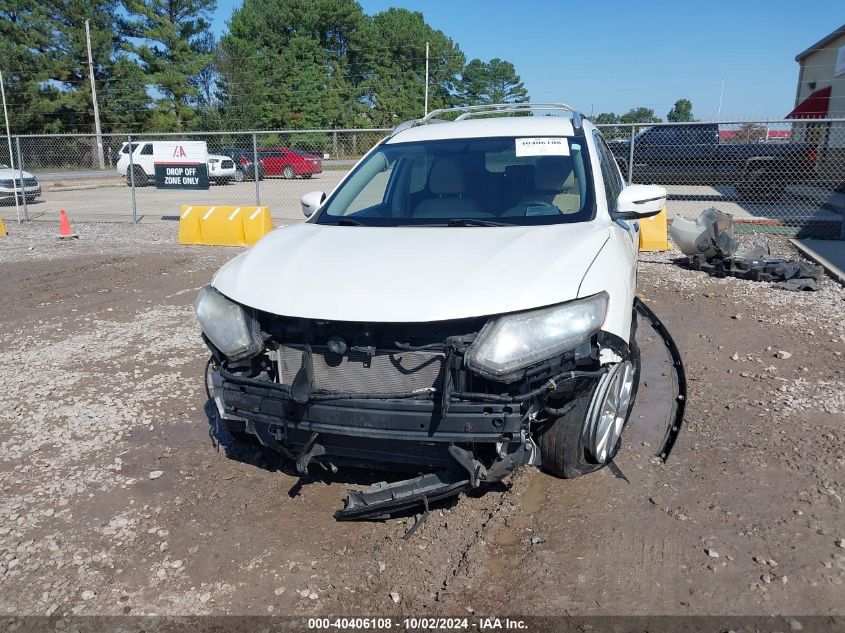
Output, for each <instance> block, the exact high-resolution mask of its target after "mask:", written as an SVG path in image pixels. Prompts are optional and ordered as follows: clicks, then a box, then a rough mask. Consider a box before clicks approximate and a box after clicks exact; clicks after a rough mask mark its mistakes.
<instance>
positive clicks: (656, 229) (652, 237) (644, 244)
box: [639, 207, 669, 251]
mask: <svg viewBox="0 0 845 633" xmlns="http://www.w3.org/2000/svg"><path fill="white" fill-rule="evenodd" d="M639 223H640V250H641V251H668V250H669V230H668V228H667V226H666V207H663V210H662V211H661V212H660V213H658V214H657V215H653V216H651V217H650V218H646V219H645V220H639Z"/></svg>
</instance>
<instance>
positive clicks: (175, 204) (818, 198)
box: [0, 164, 842, 232]
mask: <svg viewBox="0 0 845 633" xmlns="http://www.w3.org/2000/svg"><path fill="white" fill-rule="evenodd" d="M340 167H341V168H340V169H329V170H326V171H324V172H323V173H321V174H318V175H316V176H314V177H313V178H310V179H302V178H297V179H294V180H284V179H281V178H267V179H265V180H263V181H261V182H260V183H259V196H258V197H259V199H260V201H261V204H264V205H267V206H269V207H270V214H271V216H272V217H273V218H274V220H275V221H276V222H277V224H284V223H289V222H291V221H295V220H300V219H302V212H301V207H300V204H299V199H300V197H301V196H302V194H304V193H308V192H309V191H324V192H326V193H328V192H330V191H331V190H332V189H333V188H334V187H335V185H336V184H337V183H338V182H340V180H341V178H343V176H344V175H345V174H346V171H344V168H345V167H348V165H347V164H344V165H340ZM93 173H97V172H93ZM102 173H103V172H99V175H97V176H96V177H90V178H89V177H88V176H87V175H86V174H82V175H81V176H80V175H79V174H70V175H69V176H70V177H65V178H51V179H48V180H44V181H42V188H43V194H42V196H41V198H40V199H39V200H38V201H36V202H35V203H32V204H29V205H28V207H27V212H28V214H29V217H30V219H32V220H34V221H55V220H56V219H57V216H58V212H59V210H60V209H65V210H66V211H67V212H68V215H69V216H70V218H71V220H74V221H77V222H84V221H107V222H128V221H131V220H132V194H131V189H130V187H128V186H126V182H125V179H124V178H121V177H117V176H115V175H114V174H109V175H108V177H106V176H103V175H102ZM60 175H61V174H51V176H60ZM39 177H42V176H41V175H40V174H39ZM804 189H806V188H804ZM667 190H668V191H669V194H670V200H669V201H668V203H667V211H668V215H669V217H670V218H672V217H674V216H675V215H678V214H680V215H684V216H686V217H689V218H696V217H698V214H699V213H700V212H701V211H702V209H705V208H707V207H710V206H715V207H717V208H718V209H719V210H721V211H724V212H725V213H730V214H732V215H733V216H734V218H736V219H738V220H745V221H757V220H781V221H784V220H785V221H794V220H796V219H797V218H801V219H802V220H815V221H831V222H834V223H838V222H840V221H841V218H842V216H841V214H840V213H837V212H835V211H832V210H829V209H827V208H824V206H823V204H824V202H825V197H824V196H823V195H807V194H806V192H805V191H803V190H799V189H798V188H790V189H789V190H788V191H787V194H786V195H785V196H784V198H783V199H782V200H780V201H778V202H769V203H765V204H763V203H759V204H752V203H747V202H743V201H740V200H738V199H737V197H736V192H735V191H734V190H733V188H732V187H719V188H716V187H706V186H695V185H688V186H687V185H683V186H681V185H672V186H669V187H667ZM183 204H186V205H236V206H241V205H254V204H256V188H255V183H254V182H243V183H231V184H228V185H212V186H211V187H210V188H209V189H207V190H199V191H174V190H159V189H156V188H155V187H139V188H137V189H136V191H135V207H136V213H137V217H138V221H140V222H144V223H148V222H160V221H162V220H165V221H166V220H173V219H175V218H176V217H177V216H178V215H179V209H180V207H181V205H183ZM21 213H23V212H22V211H21ZM0 218H4V219H7V220H11V219H15V207H14V205H8V204H7V205H5V206H0ZM831 231H832V232H834V229H831Z"/></svg>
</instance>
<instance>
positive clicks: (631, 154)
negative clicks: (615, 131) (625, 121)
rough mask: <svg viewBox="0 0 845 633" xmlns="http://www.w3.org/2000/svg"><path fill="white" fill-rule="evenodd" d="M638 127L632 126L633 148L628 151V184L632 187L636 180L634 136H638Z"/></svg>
mask: <svg viewBox="0 0 845 633" xmlns="http://www.w3.org/2000/svg"><path fill="white" fill-rule="evenodd" d="M636 131H637V128H636V126H634V125H632V126H631V147H630V148H629V149H628V184H629V185H630V184H631V183H632V182H633V180H634V135H635V134H636Z"/></svg>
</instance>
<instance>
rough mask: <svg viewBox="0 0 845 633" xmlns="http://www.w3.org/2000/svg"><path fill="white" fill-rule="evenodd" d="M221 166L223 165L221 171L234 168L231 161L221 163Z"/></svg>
mask: <svg viewBox="0 0 845 633" xmlns="http://www.w3.org/2000/svg"><path fill="white" fill-rule="evenodd" d="M221 164H222V165H223V169H231V168H232V167H234V166H235V163H234V162H232V161H231V160H224V161H221Z"/></svg>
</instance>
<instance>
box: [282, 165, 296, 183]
mask: <svg viewBox="0 0 845 633" xmlns="http://www.w3.org/2000/svg"><path fill="white" fill-rule="evenodd" d="M282 178H286V179H287V180H293V179H294V178H296V172H295V171H294V170H293V167H291V166H290V165H288V166H287V167H285V168H284V169H283V170H282Z"/></svg>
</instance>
